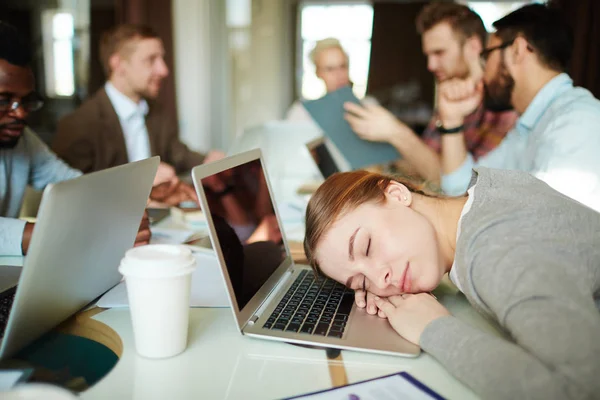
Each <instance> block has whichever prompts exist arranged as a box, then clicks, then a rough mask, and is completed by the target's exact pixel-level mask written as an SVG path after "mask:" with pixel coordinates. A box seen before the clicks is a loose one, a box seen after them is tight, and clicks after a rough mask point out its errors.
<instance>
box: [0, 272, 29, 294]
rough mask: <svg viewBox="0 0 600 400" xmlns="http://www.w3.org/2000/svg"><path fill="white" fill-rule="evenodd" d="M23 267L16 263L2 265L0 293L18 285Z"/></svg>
mask: <svg viewBox="0 0 600 400" xmlns="http://www.w3.org/2000/svg"><path fill="white" fill-rule="evenodd" d="M22 269H23V268H22V267H16V266H14V265H0V293H3V292H5V291H7V290H9V289H12V288H13V287H15V286H17V283H19V277H20V276H21V270H22Z"/></svg>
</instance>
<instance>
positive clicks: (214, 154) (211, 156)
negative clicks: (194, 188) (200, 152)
mask: <svg viewBox="0 0 600 400" xmlns="http://www.w3.org/2000/svg"><path fill="white" fill-rule="evenodd" d="M225 156H226V154H225V153H223V152H222V151H221V150H211V151H209V152H208V154H207V155H206V157H204V161H203V162H202V164H208V163H210V162H213V161H217V160H220V159H221V158H224V157H225Z"/></svg>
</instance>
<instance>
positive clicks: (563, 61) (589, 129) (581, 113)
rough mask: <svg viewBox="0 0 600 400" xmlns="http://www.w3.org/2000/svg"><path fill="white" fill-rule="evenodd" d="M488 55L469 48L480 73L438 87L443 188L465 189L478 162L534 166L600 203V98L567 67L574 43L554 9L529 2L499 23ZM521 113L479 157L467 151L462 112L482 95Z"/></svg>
mask: <svg viewBox="0 0 600 400" xmlns="http://www.w3.org/2000/svg"><path fill="white" fill-rule="evenodd" d="M494 26H495V27H496V29H497V31H496V32H495V33H494V34H493V35H491V37H490V40H489V43H488V47H487V49H485V50H484V51H483V52H482V53H481V58H482V59H483V60H485V61H486V64H485V71H481V68H480V64H479V60H477V58H476V57H475V55H472V56H471V62H470V65H471V70H472V71H474V73H473V76H476V77H477V75H478V74H477V72H476V71H477V69H479V71H480V72H479V77H480V78H479V80H477V79H472V80H465V81H456V80H454V81H448V82H444V83H442V84H441V85H440V87H439V109H440V121H439V124H440V126H441V129H442V131H443V132H445V134H444V135H443V137H442V189H443V190H444V192H445V193H447V194H451V195H459V194H462V193H464V192H465V190H466V188H467V186H468V184H469V180H470V177H471V170H472V168H473V167H475V166H485V167H490V168H502V169H516V170H523V171H527V172H529V173H531V174H532V175H534V176H536V177H537V178H539V179H541V180H543V181H545V182H546V183H548V184H549V185H550V186H552V187H553V188H554V189H556V190H558V191H560V192H562V193H564V194H566V195H568V196H569V197H572V198H574V199H575V200H578V201H580V202H581V203H583V204H585V205H587V206H589V207H591V208H593V209H595V210H598V211H600V157H599V156H598V154H600V101H598V100H597V99H596V98H594V97H593V95H592V94H591V93H590V92H589V91H587V90H585V89H583V88H579V87H574V86H573V82H572V80H571V78H570V77H569V76H568V75H567V74H566V73H564V72H563V71H565V70H566V68H567V66H568V64H569V60H570V56H571V49H572V38H571V34H570V31H569V28H568V27H567V26H566V25H565V23H564V22H563V21H562V19H561V17H560V15H559V14H558V11H557V10H552V9H549V8H548V7H547V6H544V5H539V4H536V5H529V6H525V7H523V8H521V9H519V10H516V11H514V12H513V13H511V14H509V15H507V16H506V17H504V18H502V19H500V20H498V21H496V22H495V23H494ZM481 78H483V81H484V82H485V89H486V92H487V93H486V95H487V96H486V101H488V102H489V103H490V105H491V106H492V107H495V108H496V109H498V108H502V107H506V108H508V107H511V106H512V107H514V109H515V110H516V111H517V112H518V113H519V114H520V118H519V120H518V121H517V124H516V126H515V128H514V129H513V130H512V131H511V132H510V133H509V134H508V135H507V136H506V138H505V139H504V140H503V141H502V143H501V144H500V145H499V146H498V147H497V148H496V149H495V150H494V151H492V152H490V153H488V154H487V155H486V156H484V157H481V158H480V159H479V160H478V162H477V163H475V162H474V161H473V158H472V156H471V155H470V154H469V153H468V152H467V151H466V149H465V145H464V138H463V135H462V129H461V128H462V126H463V120H464V116H465V115H468V113H469V112H471V111H472V110H473V109H474V105H476V104H477V102H478V101H480V100H481V98H482V97H483V93H484V86H483V83H482V82H481Z"/></svg>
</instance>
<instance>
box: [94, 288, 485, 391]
mask: <svg viewBox="0 0 600 400" xmlns="http://www.w3.org/2000/svg"><path fill="white" fill-rule="evenodd" d="M436 294H439V296H438V298H439V299H440V301H441V302H442V303H443V304H445V305H446V306H447V307H448V308H449V309H450V311H451V312H453V314H455V315H457V316H458V317H459V318H462V319H464V320H467V321H469V322H470V323H473V324H474V325H477V326H480V327H483V328H484V329H489V330H492V331H493V330H494V329H493V327H492V326H491V325H489V324H487V323H486V321H485V320H483V318H481V317H480V316H479V315H478V314H477V313H476V312H475V310H474V309H472V308H471V306H470V305H469V304H468V302H467V301H466V299H465V298H464V297H463V296H462V295H457V294H456V292H455V289H454V288H452V287H451V286H450V285H449V284H447V283H444V284H443V286H442V288H441V289H438V290H437V291H436ZM93 318H94V319H95V320H97V321H100V322H102V323H104V324H106V325H107V326H109V327H110V328H112V329H113V330H114V331H115V333H116V334H117V335H118V336H119V337H120V339H121V341H122V345H123V353H122V355H121V358H120V360H119V362H118V363H117V365H116V366H115V367H114V368H113V370H111V371H110V372H109V374H108V375H107V376H106V377H104V378H103V379H102V380H101V381H100V382H98V383H97V384H96V385H95V386H93V387H92V388H91V389H89V390H88V391H86V392H84V393H82V397H83V398H84V399H106V398H111V399H167V398H169V399H197V398H202V399H242V398H244V399H274V398H282V397H286V396H293V395H298V394H302V393H306V392H311V391H316V390H322V389H326V388H331V387H333V386H334V383H333V382H332V377H331V375H330V370H329V369H330V364H334V365H335V364H340V365H338V367H340V368H342V367H343V368H344V370H345V373H346V376H347V379H348V382H349V383H352V382H357V381H361V380H364V379H370V378H374V377H377V376H382V375H386V374H391V373H394V372H399V371H408V372H410V373H411V374H412V375H413V376H415V377H416V378H417V379H419V380H421V381H422V382H423V383H425V384H426V385H428V386H429V387H431V388H432V389H433V390H435V391H437V392H438V393H439V394H441V395H442V396H444V397H446V398H450V399H474V398H477V397H476V396H475V395H474V394H473V392H472V391H471V390H469V389H468V388H467V387H465V386H464V385H463V384H461V383H460V382H459V381H457V380H456V379H455V378H453V377H452V376H451V375H450V374H449V373H448V371H447V370H445V369H444V368H443V367H442V366H441V365H440V364H439V363H438V362H437V361H436V360H434V359H433V358H432V357H430V356H429V355H428V354H425V353H422V354H421V355H420V356H419V357H417V358H414V359H411V358H402V357H394V356H384V355H377V354H368V353H359V352H353V351H342V358H343V361H339V362H338V361H330V360H328V359H327V358H326V355H325V352H324V351H323V350H315V349H307V348H302V347H298V346H294V345H290V344H286V343H280V342H271V341H267V340H260V339H255V338H249V337H245V336H243V335H241V334H240V333H239V331H238V330H237V328H236V325H235V322H234V319H233V315H232V314H231V310H230V309H227V308H225V309H224V308H221V309H214V308H194V309H191V311H190V331H189V332H190V334H189V345H188V348H187V350H186V351H185V352H184V353H182V354H180V355H178V356H176V357H173V358H170V359H165V360H149V359H145V358H143V357H140V356H138V355H137V354H136V352H135V348H134V342H133V332H132V329H131V321H130V315H129V310H127V309H113V310H107V311H104V312H102V313H100V314H97V315H96V316H94V317H93Z"/></svg>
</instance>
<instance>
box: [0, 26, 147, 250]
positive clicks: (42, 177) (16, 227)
mask: <svg viewBox="0 0 600 400" xmlns="http://www.w3.org/2000/svg"><path fill="white" fill-rule="evenodd" d="M29 64H30V54H29V49H28V47H27V46H26V45H25V43H24V41H23V38H22V37H21V36H20V35H19V33H18V32H17V30H16V29H15V28H14V27H13V26H11V25H8V24H6V23H4V22H2V21H0V255H12V256H16V255H24V254H26V253H27V249H28V247H29V241H30V239H31V234H32V232H33V228H34V224H32V223H29V222H27V223H26V222H25V221H23V220H20V219H17V217H18V215H19V211H20V209H21V205H22V203H23V197H24V195H25V188H26V187H27V185H31V186H32V187H33V188H34V189H37V190H43V189H44V188H45V187H46V186H47V185H48V184H50V183H55V182H60V181H63V180H68V179H72V178H76V177H78V176H80V175H81V172H80V171H78V170H76V169H72V168H70V167H69V166H68V165H67V164H65V163H64V162H62V161H61V160H60V159H58V158H57V157H56V155H55V154H54V153H53V152H52V151H50V149H48V147H47V146H46V145H45V144H44V143H43V142H42V141H41V140H40V139H39V137H38V136H37V135H36V134H35V133H34V132H33V131H32V130H31V129H29V128H28V127H27V122H26V119H27V116H28V115H29V113H30V112H33V111H36V110H39V109H40V108H41V107H42V104H43V102H42V100H41V98H40V97H39V96H38V95H37V94H36V92H35V82H34V76H33V72H32V71H31V68H30V66H29ZM149 239H150V231H149V229H148V218H147V217H145V218H144V219H143V221H142V224H141V225H140V230H139V232H138V236H137V237H136V245H142V244H147V243H148V241H149Z"/></svg>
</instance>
